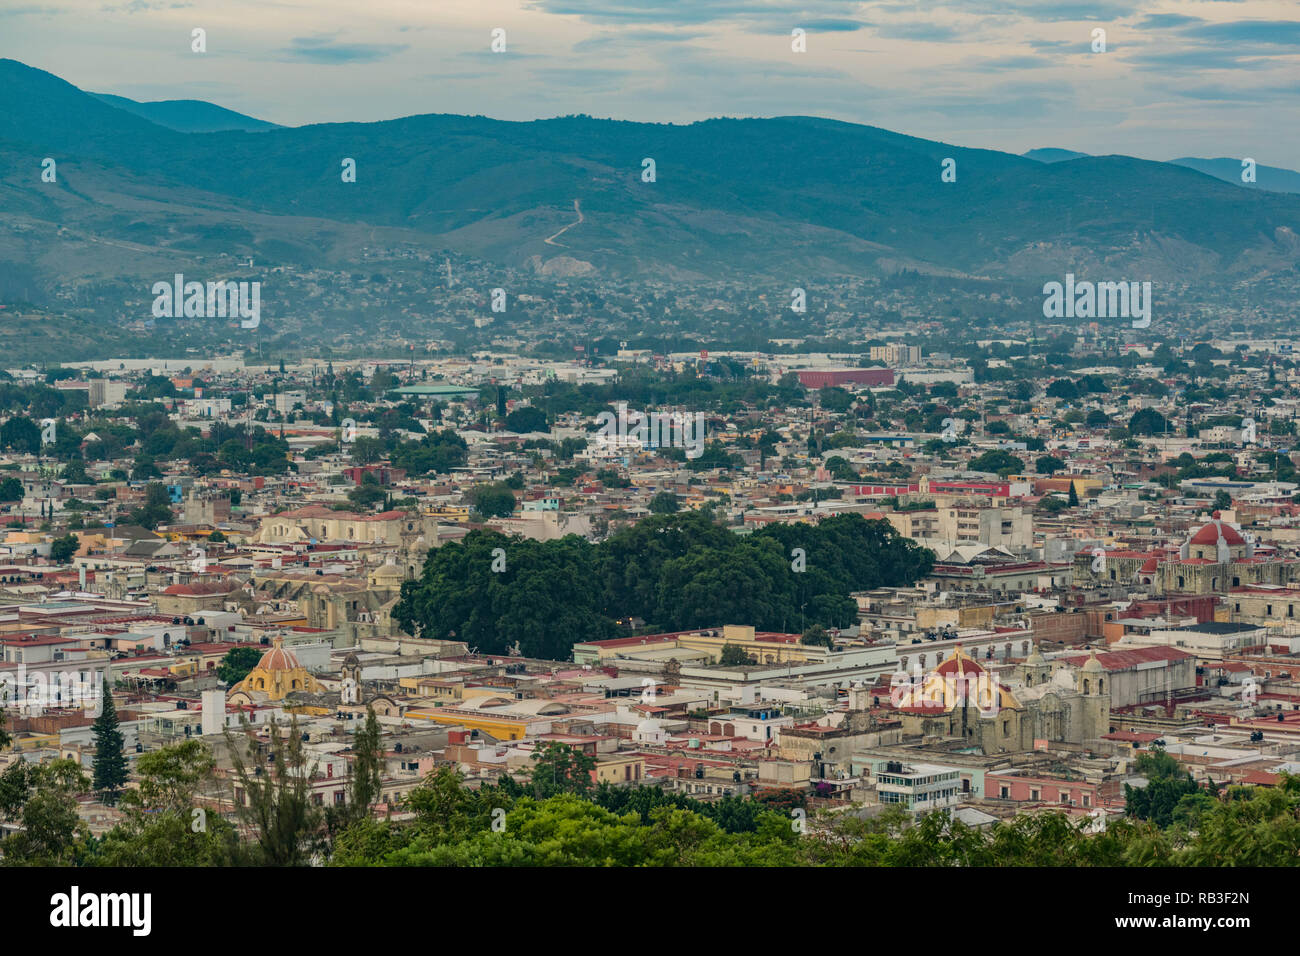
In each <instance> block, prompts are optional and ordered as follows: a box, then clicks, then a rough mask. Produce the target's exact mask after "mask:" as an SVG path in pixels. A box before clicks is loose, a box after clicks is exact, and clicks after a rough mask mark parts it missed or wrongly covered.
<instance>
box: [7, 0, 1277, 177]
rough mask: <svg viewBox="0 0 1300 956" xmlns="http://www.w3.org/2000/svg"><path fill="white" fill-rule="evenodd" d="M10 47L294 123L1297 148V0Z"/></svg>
mask: <svg viewBox="0 0 1300 956" xmlns="http://www.w3.org/2000/svg"><path fill="white" fill-rule="evenodd" d="M195 28H202V29H203V30H204V31H206V40H207V50H206V52H203V53H196V52H193V51H192V50H191V35H192V31H193V30H194V29H195ZM497 29H500V30H504V31H505V34H504V36H505V50H504V52H493V51H492V49H491V44H492V34H493V31H494V30H497ZM796 29H799V30H803V31H804V44H805V47H806V48H805V50H804V51H803V52H796V51H795V50H794V49H792V45H793V43H794V41H793V39H792V31H794V30H796ZM1098 29H1100V30H1104V31H1105V52H1094V51H1093V46H1094V31H1095V30H1098ZM0 56H4V57H11V58H13V59H16V60H20V61H22V62H24V63H27V64H29V65H31V66H35V67H38V68H40V69H43V70H48V71H49V72H51V73H54V74H56V75H58V76H60V77H62V78H63V79H65V80H67V81H68V82H70V83H73V84H74V85H76V86H79V87H81V88H82V89H85V90H91V91H94V92H101V93H116V94H119V95H122V96H129V97H131V98H133V99H138V100H159V99H203V100H209V101H211V102H214V103H218V104H220V105H222V106H225V107H227V108H229V109H234V110H237V111H239V112H242V113H248V114H250V115H252V116H256V117H258V118H260V119H265V120H270V121H272V122H276V123H281V124H286V125H293V126H297V125H302V124H305V123H321V122H354V121H373V120H384V119H393V118H395V117H399V116H408V115H411V114H416V113H468V114H483V115H487V116H492V117H496V118H498V119H507V120H527V119H535V118H538V117H550V116H561V115H566V114H572V113H586V114H589V115H592V116H598V117H612V118H615V119H625V120H637V121H643V122H673V123H687V122H692V121H695V120H701V119H707V118H710V117H715V116H784V115H793V114H799V115H816V116H826V117H831V118H834V119H840V120H846V121H849V122H855V123H866V124H870V125H873V126H881V127H885V128H887V129H891V130H896V131H898V132H902V133H907V134H910V135H914V136H921V137H925V138H927V139H935V140H941V141H943V142H949V143H954V144H957V145H961V146H971V147H986V148H990V149H1000V150H1005V151H1008V152H1022V151H1024V150H1026V149H1030V148H1034V147H1061V148H1065V149H1076V150H1080V151H1082V152H1087V153H1121V154H1126V155H1131V156H1139V157H1142V158H1146V159H1158V160H1165V159H1173V158H1178V157H1183V156H1207V157H1220V156H1228V157H1234V158H1239V157H1246V156H1249V157H1251V158H1253V159H1255V160H1256V161H1257V162H1258V163H1259V164H1261V165H1269V166H1283V167H1288V168H1293V169H1300V110H1298V109H1297V107H1298V106H1300V0H1151V2H1138V0H913V2H902V0H870V2H855V0H808V2H804V3H793V2H787V0H365V2H344V0H307V2H298V0H218V2H192V3H190V2H183V0H176V2H167V0H127V2H116V0H42V3H41V4H39V5H38V4H29V3H27V2H26V0H0ZM0 95H2V91H0Z"/></svg>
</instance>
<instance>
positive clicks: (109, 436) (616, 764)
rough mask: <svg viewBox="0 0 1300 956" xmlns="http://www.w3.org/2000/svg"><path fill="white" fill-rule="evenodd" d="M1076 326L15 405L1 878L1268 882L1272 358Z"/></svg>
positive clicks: (209, 371)
mask: <svg viewBox="0 0 1300 956" xmlns="http://www.w3.org/2000/svg"><path fill="white" fill-rule="evenodd" d="M1079 332H1080V333H1081V334H1078V335H1076V336H1074V337H1073V338H1072V339H1069V340H1067V339H1066V338H1063V337H1057V338H1055V339H1053V340H1052V341H1051V342H1050V343H1039V344H1038V346H1037V347H1035V346H1034V344H1033V343H1032V342H1029V341H1023V340H1014V339H1006V340H1001V341H998V342H995V343H994V342H971V343H959V342H955V341H954V342H953V343H952V347H951V349H952V350H951V351H950V352H931V351H929V350H928V347H929V340H927V339H925V338H923V337H922V335H920V334H918V335H916V336H907V335H890V336H888V337H883V336H882V337H879V338H871V339H869V340H867V341H864V342H863V343H861V346H860V350H858V351H855V352H852V353H844V354H835V353H800V352H790V353H782V354H773V353H749V352H745V353H742V352H726V353H709V352H706V351H700V352H697V353H669V354H660V353H654V352H652V351H650V350H648V349H624V350H618V351H616V352H615V354H613V355H609V356H607V357H604V358H600V357H596V356H593V357H591V358H582V357H581V356H579V357H577V358H574V359H570V360H565V361H550V360H544V359H536V358H525V357H521V356H520V355H518V354H516V353H510V352H480V353H474V354H470V355H465V356H460V357H454V358H453V357H447V358H441V359H429V358H427V357H425V356H423V355H422V356H421V357H420V358H418V359H415V358H409V359H400V360H397V361H389V362H381V361H371V360H367V361H355V362H344V361H340V362H333V361H330V360H323V361H322V360H310V361H308V360H293V361H281V362H278V363H275V364H270V365H253V364H246V362H245V361H244V360H243V359H241V358H240V357H238V356H232V357H227V358H215V359H208V360H204V359H198V358H194V359H186V360H172V361H167V362H163V363H160V362H155V361H143V360H142V361H134V362H128V361H120V360H119V361H101V362H91V363H73V364H67V365H61V366H55V365H49V366H45V367H42V368H26V369H17V368H16V369H10V370H9V371H8V372H7V373H6V374H5V378H4V382H3V385H2V386H0V401H3V403H4V406H5V409H6V414H7V416H8V417H7V418H6V420H5V422H4V424H3V425H0V445H3V449H4V453H3V458H2V459H0V469H2V470H3V473H4V475H5V477H4V479H3V482H0V499H3V501H4V504H3V510H4V515H3V520H4V521H5V526H4V530H3V535H4V539H3V542H0V547H2V548H3V550H4V564H3V566H2V567H0V582H2V583H0V599H3V602H4V605H5V606H4V611H3V616H2V618H0V646H3V648H4V663H3V665H0V667H2V672H0V681H3V687H4V688H5V691H6V693H7V696H8V703H7V706H6V708H5V714H6V723H5V727H4V730H5V741H6V744H7V746H6V749H5V751H4V755H3V758H2V759H3V760H4V762H5V769H4V771H3V773H2V774H0V780H2V781H3V793H4V794H5V804H4V807H3V812H4V813H5V818H6V820H7V823H6V828H7V830H8V833H9V835H8V836H7V837H5V838H4V840H3V843H2V844H0V846H2V847H3V853H4V856H5V861H6V862H8V863H29V864H32V863H35V864H71V863H76V864H86V865H131V866H142V865H174V864H185V863H208V864H213V863H222V862H224V863H238V862H245V863H247V862H262V863H273V864H292V863H307V862H313V863H315V864H318V865H320V864H345V865H357V864H375V863H387V864H401V863H405V864H412V863H419V864H430V863H434V864H444V865H455V864H461V865H492V864H504V863H516V864H517V863H525V864H547V863H556V864H562V865H563V864H568V865H573V864H583V863H621V864H631V865H640V864H654V863H669V864H671V865H693V864H701V865H719V864H728V863H730V864H796V863H803V864H819V863H838V864H846V863H855V864H856V863H876V864H884V863H898V862H912V863H927V862H930V863H933V862H938V861H939V860H941V859H945V858H947V856H948V855H952V856H954V857H956V858H957V859H960V860H961V861H962V862H965V863H970V864H976V863H1002V864H1005V863H1018V862H1019V863H1025V862H1034V863H1058V864H1070V865H1086V864H1111V865H1115V864H1133V865H1139V864H1142V863H1144V862H1149V861H1150V859H1151V858H1152V857H1155V858H1161V859H1168V860H1173V861H1179V862H1183V863H1188V864H1198V863H1201V864H1204V863H1212V864H1216V865H1218V864H1222V863H1224V862H1227V861H1229V860H1235V861H1236V862H1240V863H1250V864H1270V863H1283V862H1288V857H1289V855H1290V854H1291V853H1292V852H1293V851H1292V849H1291V844H1290V843H1289V842H1288V840H1289V838H1286V837H1283V836H1279V838H1278V840H1277V842H1275V843H1270V844H1268V845H1264V844H1260V843H1258V841H1256V840H1253V839H1251V838H1249V837H1248V835H1247V830H1248V828H1249V827H1250V826H1251V825H1254V818H1251V819H1250V820H1243V819H1240V818H1239V816H1238V815H1237V814H1236V813H1235V809H1234V802H1233V801H1234V800H1239V799H1242V797H1240V796H1234V795H1239V794H1241V793H1242V792H1243V788H1245V791H1246V792H1248V793H1250V794H1251V795H1252V800H1253V802H1252V804H1251V806H1252V807H1253V808H1254V809H1255V810H1256V812H1260V813H1267V814H1270V815H1272V816H1275V817H1276V821H1275V822H1276V826H1277V827H1278V828H1279V833H1280V834H1282V833H1289V832H1291V831H1292V829H1293V827H1294V807H1295V804H1296V801H1297V800H1300V790H1297V789H1295V788H1294V786H1293V784H1292V783H1291V780H1292V779H1293V778H1292V777H1291V773H1292V772H1293V771H1294V769H1295V766H1296V764H1295V761H1296V759H1297V755H1298V754H1300V729H1298V728H1300V687H1298V686H1297V684H1296V674H1297V669H1298V668H1300V627H1298V626H1297V619H1296V612H1295V608H1296V606H1297V605H1300V561H1298V560H1297V542H1298V541H1300V538H1298V537H1297V536H1298V535H1300V494H1298V485H1297V481H1296V475H1295V465H1294V462H1293V459H1292V457H1291V454H1292V449H1293V445H1294V442H1295V432H1296V423H1297V419H1300V387H1298V386H1300V366H1298V365H1297V362H1296V360H1295V359H1294V358H1292V354H1293V352H1292V350H1293V348H1294V345H1295V342H1294V341H1293V340H1291V339H1268V340H1260V339H1255V338H1244V337H1235V338H1223V339H1212V340H1209V341H1201V342H1197V343H1196V344H1195V345H1190V346H1189V345H1185V344H1182V343H1170V342H1165V341H1161V340H1159V339H1158V338H1157V340H1156V341H1154V342H1150V343H1146V344H1129V345H1125V346H1122V347H1120V348H1119V349H1115V348H1112V347H1106V346H1104V345H1099V344H1098V342H1099V341H1100V340H1102V339H1103V338H1104V336H1102V335H1101V334H1100V332H1099V330H1098V329H1096V328H1086V327H1085V328H1083V329H1080V330H1079ZM912 341H926V342H927V345H926V346H920V345H916V344H911V343H912ZM967 345H968V346H970V348H966V347H965V346H967ZM976 349H977V350H978V351H979V352H980V353H982V354H984V355H987V356H989V357H987V358H984V359H975V358H959V357H957V355H958V354H963V353H965V354H969V353H970V352H971V351H973V350H976ZM1048 349H1050V351H1049V350H1048ZM995 355H997V356H1002V357H994V356H995ZM182 361H184V362H185V364H184V365H182V364H181V362H182ZM286 802H290V803H294V802H296V804H300V807H299V811H298V812H297V813H295V814H294V815H293V816H292V818H291V819H292V823H287V822H285V821H284V820H279V821H277V822H276V823H275V824H274V825H271V824H268V823H267V822H266V819H267V816H268V808H270V807H275V806H283V805H284V804H285V803H286ZM449 807H450V808H454V812H452V811H451V810H449V809H448V808H449ZM497 811H502V813H503V814H504V815H500V816H494V814H496V812H497ZM633 812H634V813H636V814H639V820H638V821H636V822H635V823H634V824H630V823H629V820H628V817H627V814H628V813H633ZM448 813H451V816H450V817H448V816H447V814H448ZM270 816H271V817H272V818H274V814H270ZM940 818H942V819H944V820H950V821H951V824H950V825H949V828H948V829H944V830H942V832H939V831H935V830H934V829H933V828H934V827H936V826H938V825H939V824H938V823H937V822H936V821H938V820H939V819H940ZM197 819H202V820H203V821H204V826H203V827H199V828H195V829H191V822H192V821H193V820H197ZM259 820H260V821H262V822H261V823H259V822H258V821H259ZM494 820H499V821H506V822H505V823H503V824H502V826H503V827H504V830H503V831H499V830H498V829H494V826H493V821H494ZM575 820H577V821H580V823H581V826H580V828H579V829H577V830H574V829H573V828H572V827H573V822H574V821H575ZM690 820H694V821H697V822H695V823H692V824H691V825H690V828H689V829H688V833H689V836H687V835H685V834H679V833H678V832H677V831H678V829H679V828H680V827H683V826H686V825H687V821H690ZM1211 820H1213V821H1214V823H1213V825H1211V824H1210V823H1209V821H1211ZM516 821H517V822H516ZM629 826H632V830H631V831H627V828H628V827H629ZM1234 827H1236V828H1238V829H1233V828H1234ZM927 828H929V829H927ZM1240 828H1247V829H1240ZM625 831H626V832H625ZM1012 832H1014V833H1016V834H1019V835H1020V838H1021V839H1020V841H1018V842H1015V843H1012V841H1011V840H1010V839H1009V837H1008V836H1007V834H1009V833H1012ZM37 834H39V836H37ZM1211 834H1212V835H1211ZM665 840H666V841H668V843H669V844H671V846H672V847H673V850H672V852H668V850H667V849H666V844H664V843H663V841H665ZM682 841H685V842H682ZM1212 841H1213V845H1211V842H1212ZM615 845H617V850H615ZM1004 854H1005V855H1006V857H1005V858H1004V857H1003V855H1004ZM1221 854H1225V855H1226V856H1224V855H1221Z"/></svg>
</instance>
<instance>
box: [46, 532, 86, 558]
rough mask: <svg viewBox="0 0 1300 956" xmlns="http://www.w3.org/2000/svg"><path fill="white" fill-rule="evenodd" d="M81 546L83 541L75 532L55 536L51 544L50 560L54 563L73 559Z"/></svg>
mask: <svg viewBox="0 0 1300 956" xmlns="http://www.w3.org/2000/svg"><path fill="white" fill-rule="evenodd" d="M80 546H81V541H80V540H79V539H78V538H77V536H76V535H75V534H66V535H64V536H63V537H62V538H55V539H54V541H53V543H52V544H51V545H50V561H51V562H53V563H54V564H66V563H67V562H68V561H70V560H72V556H73V555H74V554H76V553H77V548H79V547H80Z"/></svg>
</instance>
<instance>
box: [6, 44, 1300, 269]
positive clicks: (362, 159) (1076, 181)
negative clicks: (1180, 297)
mask: <svg viewBox="0 0 1300 956" xmlns="http://www.w3.org/2000/svg"><path fill="white" fill-rule="evenodd" d="M5 147H7V148H8V149H9V150H10V151H12V152H14V153H15V156H16V159H15V163H16V166H6V167H4V169H5V170H7V171H6V172H3V173H0V204H3V208H8V209H13V210H17V211H21V212H22V213H24V214H25V215H26V216H29V217H31V218H32V223H31V228H25V229H24V230H23V231H22V232H21V234H18V233H15V234H14V235H12V236H11V237H10V240H9V241H10V244H11V245H12V246H13V247H15V248H18V249H21V247H22V246H23V245H24V244H30V245H32V247H33V248H32V249H31V251H30V253H29V258H31V259H39V260H42V261H46V262H50V263H53V262H55V261H56V258H57V257H56V256H55V255H53V253H52V252H51V250H48V249H45V250H42V249H40V248H38V247H40V246H42V244H48V243H50V242H53V241H55V239H56V234H57V228H58V227H62V228H64V229H68V230H73V231H81V232H85V233H94V234H95V235H96V238H97V239H99V240H100V241H101V244H104V243H105V242H113V241H119V240H123V239H126V238H128V237H131V236H134V237H135V238H136V239H139V237H140V236H148V237H150V238H151V240H152V245H153V246H155V247H160V248H163V249H168V248H173V247H176V246H180V245H183V246H184V247H185V248H187V249H189V250H191V251H192V252H194V253H196V254H203V253H205V252H206V253H213V254H216V253H228V254H236V255H243V254H247V253H248V252H249V251H250V250H254V249H257V248H262V249H263V250H265V249H266V248H267V247H266V246H265V236H263V235H262V230H263V229H265V228H269V227H268V226H265V225H262V224H263V223H269V222H276V223H278V224H279V225H278V226H277V228H279V229H282V230H287V232H283V233H281V234H278V235H277V238H276V243H277V245H276V246H274V248H276V249H280V248H284V249H286V250H288V252H287V253H286V255H287V256H288V258H289V260H290V261H300V262H311V261H317V260H319V261H329V260H330V257H331V256H332V255H333V252H332V248H331V246H330V244H329V243H323V242H321V241H320V240H319V237H318V236H317V235H316V234H315V231H314V230H317V228H318V227H317V226H313V227H311V228H308V227H306V226H303V227H302V231H301V232H298V233H295V231H294V227H293V226H291V225H290V224H291V223H295V222H302V223H306V222H312V223H317V224H318V223H321V222H333V223H337V224H339V225H340V227H342V226H345V225H346V224H357V225H364V226H370V227H388V228H397V229H403V230H413V231H415V232H417V233H419V234H422V235H425V236H428V237H429V239H430V241H431V242H434V243H444V244H445V245H447V246H449V247H450V248H453V249H455V250H458V251H462V252H465V253H469V254H473V255H478V256H482V257H485V258H489V259H493V260H499V261H501V262H504V263H508V264H515V265H520V264H523V263H525V262H528V261H529V260H530V257H533V256H537V257H541V260H542V261H545V260H548V259H551V258H555V257H567V258H569V259H572V260H576V261H578V262H580V263H590V264H591V265H592V266H594V267H595V268H596V269H597V270H605V271H613V272H629V273H638V272H644V273H653V274H660V275H666V276H678V277H690V276H717V275H737V276H743V275H751V274H762V275H769V276H779V277H781V278H782V281H786V280H788V281H790V282H791V283H792V284H797V282H798V281H799V280H800V279H801V277H804V276H810V275H826V274H835V273H839V272H864V271H872V270H877V271H885V272H888V271H893V270H896V269H897V268H899V267H900V266H907V267H911V268H917V269H921V270H926V271H932V272H950V273H951V272H955V273H972V274H980V275H1003V276H1028V277H1039V276H1043V275H1058V274H1060V273H1061V272H1063V271H1066V270H1068V269H1074V270H1075V271H1082V270H1084V269H1087V268H1090V267H1098V268H1100V267H1103V266H1104V267H1105V268H1107V269H1108V270H1115V269H1120V270H1128V271H1130V272H1131V271H1132V270H1133V269H1134V268H1139V269H1140V270H1141V274H1142V275H1143V276H1145V277H1149V278H1152V279H1157V280H1159V279H1166V278H1185V279H1188V280H1192V279H1195V280H1197V281H1206V279H1207V277H1213V276H1219V277H1223V278H1228V279H1233V280H1237V279H1242V278H1245V279H1250V278H1252V277H1254V276H1257V275H1260V274H1265V273H1267V272H1268V271H1269V270H1272V269H1290V268H1292V267H1293V266H1294V265H1295V263H1296V261H1297V250H1296V248H1295V243H1294V237H1295V234H1296V233H1297V232H1300V197H1293V196H1286V195H1279V194H1276V193H1268V192H1265V191H1262V190H1250V189H1241V188H1237V187H1234V186H1230V185H1228V184H1227V183H1224V182H1221V181H1219V180H1216V179H1214V178H1212V177H1210V176H1207V175H1204V174H1202V173H1199V172H1196V171H1193V170H1191V169H1186V168H1183V167H1181V166H1175V165H1170V164H1165V163H1154V162H1146V161H1142V160H1137V159H1132V158H1128V157H1119V156H1106V157H1083V158H1078V159H1074V160H1071V161H1069V162H1060V163H1043V162H1039V161H1036V160H1034V159H1029V158H1025V157H1021V156H1015V155H1011V154H1007V153H1000V152H996V151H991V150H976V149H965V148H962V147H958V146H952V145H947V144H943V143H937V142H931V141H928V140H923V139H918V138H915V137H910V136H905V135H901V134H898V133H892V132H889V131H887V130H882V129H877V128H874V127H869V126H859V125H854V124H850V123H842V122H836V121H831V120H825V119H817V118H811V117H778V118H772V119H746V120H734V119H717V120H710V121H707V122H701V123H693V124H690V125H657V124H644V123H631V122H619V121H610V120H594V119H590V118H587V117H565V118H560V119H551V120H542V121H536V122H526V123H510V122H502V121H498V120H492V119H487V118H483V117H466V116H448V115H425V116H412V117H406V118H403V119H399V120H393V121H389V122H382V123H341V124H321V125H314V126H306V127H297V128H275V129H269V130H266V131H264V132H258V133H248V132H242V131H225V132H221V133H199V132H195V133H186V134H182V133H179V132H177V131H175V130H171V129H166V128H163V127H161V126H159V125H157V124H155V123H151V122H148V121H147V120H145V119H143V118H141V117H138V116H135V115H134V114H132V113H130V112H127V111H126V110H123V109H117V108H115V107H112V106H109V105H108V104H107V103H105V102H103V101H102V100H100V99H98V98H97V97H95V96H91V95H88V94H85V93H83V92H81V91H80V90H77V89H76V88H75V87H73V86H71V85H70V84H67V83H65V82H63V81H62V80H59V79H58V78H57V77H53V76H51V75H50V74H48V73H44V72H42V71H39V70H33V69H31V68H30V67H25V66H23V65H22V64H19V63H16V62H14V61H12V60H0V149H3V148H5ZM47 155H51V156H57V158H58V159H59V162H60V179H59V183H58V184H57V186H54V185H53V184H42V183H41V182H40V180H39V159H40V157H42V156H47ZM24 157H26V158H24ZM344 158H351V159H354V160H355V161H356V164H357V181H356V182H355V183H343V182H342V181H341V179H340V168H341V167H340V163H341V161H342V160H343V159H344ZM646 158H651V159H653V160H654V161H655V167H656V174H657V177H656V181H655V182H643V181H642V162H643V160H644V159H646ZM948 158H951V159H953V160H955V162H956V174H957V178H956V182H951V183H948V182H943V181H942V180H941V170H942V163H943V162H944V160H945V159H948ZM575 200H578V201H579V202H580V206H581V210H582V213H583V216H584V221H583V222H582V224H580V225H577V226H573V227H572V228H569V229H567V230H566V231H565V232H564V233H563V234H562V236H561V237H560V238H558V239H556V240H554V242H552V243H547V242H546V239H547V238H549V237H552V236H554V234H555V233H556V232H557V231H559V230H560V229H563V228H564V227H565V226H567V225H569V224H571V223H573V222H574V219H575V215H574V201H575ZM191 207H192V208H191ZM194 209H201V210H204V211H203V212H201V213H200V212H195V211H193V210H194ZM259 216H260V217H265V218H261V219H259V218H258V217H259ZM218 224H220V225H218ZM51 226H52V227H54V228H51ZM259 244H261V245H260V246H259ZM121 248H125V247H121ZM137 254H138V255H140V256H145V253H142V252H140V253H137ZM164 255H165V253H164ZM148 258H149V259H150V262H149V266H148V268H149V269H150V270H153V269H154V268H155V265H156V263H155V262H154V261H152V258H153V257H152V256H149V257H148ZM117 259H118V257H116V256H114V257H113V266H114V267H115V268H122V269H128V268H130V263H129V261H122V262H119V261H117ZM126 259H127V260H129V259H130V256H126Z"/></svg>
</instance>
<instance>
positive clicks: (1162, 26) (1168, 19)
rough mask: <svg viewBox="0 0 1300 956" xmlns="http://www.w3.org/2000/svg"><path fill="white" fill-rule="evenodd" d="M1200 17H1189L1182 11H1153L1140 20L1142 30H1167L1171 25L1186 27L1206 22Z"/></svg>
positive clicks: (1139, 26) (1139, 24) (1139, 27)
mask: <svg viewBox="0 0 1300 956" xmlns="http://www.w3.org/2000/svg"><path fill="white" fill-rule="evenodd" d="M1204 22H1205V21H1204V20H1202V19H1201V18H1200V17H1188V16H1184V15H1183V14H1181V13H1152V14H1148V15H1147V16H1145V17H1143V18H1142V19H1141V20H1139V21H1138V29H1141V30H1167V29H1169V28H1171V27H1185V26H1187V25H1188V24H1191V23H1204Z"/></svg>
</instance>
